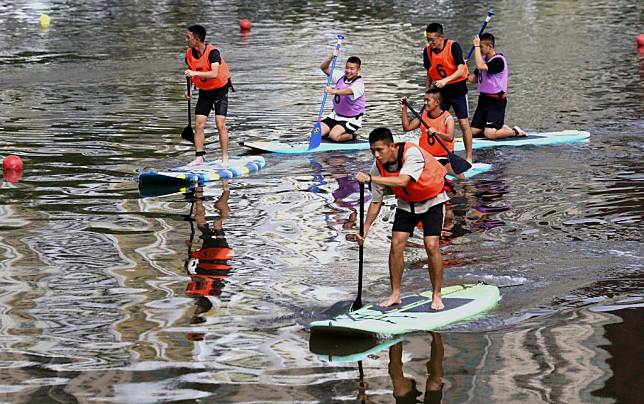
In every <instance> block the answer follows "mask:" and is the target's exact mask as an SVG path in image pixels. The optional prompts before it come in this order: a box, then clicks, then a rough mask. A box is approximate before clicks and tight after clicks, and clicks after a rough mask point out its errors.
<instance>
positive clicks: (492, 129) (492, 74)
mask: <svg viewBox="0 0 644 404" xmlns="http://www.w3.org/2000/svg"><path fill="white" fill-rule="evenodd" d="M472 42H473V43H474V49H475V51H474V60H475V61H476V70H474V73H473V74H470V75H469V77H468V81H469V82H471V83H475V84H476V85H477V87H478V90H479V101H478V105H477V106H476V111H475V112H474V117H473V118H472V124H471V125H470V126H471V127H472V135H473V136H474V137H478V136H481V135H483V136H485V137H486V138H488V139H492V140H495V139H503V138H506V137H514V136H526V135H527V134H526V132H525V131H524V130H523V129H521V128H520V127H518V126H514V127H512V128H510V127H509V126H508V125H505V124H504V120H505V108H506V106H507V104H508V99H507V97H506V93H507V92H508V71H509V69H508V62H507V60H506V59H505V56H503V54H502V53H496V51H495V49H494V35H492V34H489V33H487V32H486V33H485V34H482V35H481V37H480V38H479V36H478V35H477V36H475V37H474V40H473V41H472Z"/></svg>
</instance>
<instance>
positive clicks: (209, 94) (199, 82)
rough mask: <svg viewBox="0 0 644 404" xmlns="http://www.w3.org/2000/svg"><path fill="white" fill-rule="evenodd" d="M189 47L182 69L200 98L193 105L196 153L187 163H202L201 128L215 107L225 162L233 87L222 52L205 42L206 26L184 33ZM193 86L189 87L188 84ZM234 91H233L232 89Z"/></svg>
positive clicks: (226, 161) (194, 26)
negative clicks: (185, 65)
mask: <svg viewBox="0 0 644 404" xmlns="http://www.w3.org/2000/svg"><path fill="white" fill-rule="evenodd" d="M186 40H187V41H188V50H187V51H186V64H187V65H188V69H186V70H185V71H184V74H185V75H186V76H187V77H190V78H191V79H192V84H193V85H194V86H196V87H197V88H198V89H199V99H198V100H197V106H196V108H195V121H196V122H195V123H196V127H195V139H194V143H195V154H196V158H195V159H194V160H193V161H192V162H191V163H190V164H188V165H189V166H193V165H199V164H203V163H204V162H205V161H206V159H205V156H206V149H205V134H204V129H205V127H206V122H207V121H208V115H209V114H210V111H211V110H213V109H214V110H215V124H216V125H217V131H218V132H219V143H220V144H221V153H222V162H223V164H224V165H226V164H227V163H228V130H227V129H226V114H227V113H228V88H232V83H231V81H230V72H229V71H228V65H227V64H226V62H225V61H224V58H223V57H222V56H221V52H220V51H219V49H217V48H216V47H215V46H214V45H212V44H207V43H205V42H204V41H205V40H206V29H205V28H204V27H202V26H201V25H192V26H190V27H189V28H188V32H187V33H186ZM191 88H192V87H191ZM233 91H235V90H234V89H233ZM185 96H186V98H190V97H191V96H192V90H190V91H188V92H186V94H185Z"/></svg>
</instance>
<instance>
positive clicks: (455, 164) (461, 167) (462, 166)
mask: <svg viewBox="0 0 644 404" xmlns="http://www.w3.org/2000/svg"><path fill="white" fill-rule="evenodd" d="M402 102H403V104H405V105H406V106H407V108H409V110H410V111H411V113H412V114H414V116H415V117H416V118H418V120H419V121H420V123H421V124H422V125H424V126H425V128H427V130H429V125H428V124H427V122H425V120H423V117H422V116H420V114H419V113H418V112H416V110H415V109H414V107H412V106H411V104H410V103H409V101H408V100H407V99H406V98H404V99H403V101H402ZM430 134H431V135H432V136H433V137H434V139H436V141H437V142H438V144H440V145H441V147H442V148H443V149H445V151H446V152H447V158H449V164H450V165H451V166H452V170H454V173H456V174H463V173H464V172H465V171H467V170H469V169H470V168H472V164H470V162H469V161H467V160H465V159H464V158H462V157H460V156H458V155H457V154H455V153H453V152H451V151H449V149H448V148H447V146H445V143H443V141H442V140H440V138H439V137H438V136H436V134H434V133H433V132H430Z"/></svg>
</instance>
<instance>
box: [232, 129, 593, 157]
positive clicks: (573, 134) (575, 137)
mask: <svg viewBox="0 0 644 404" xmlns="http://www.w3.org/2000/svg"><path fill="white" fill-rule="evenodd" d="M589 137H590V133H589V132H586V131H579V130H564V131H561V132H544V133H529V134H528V136H524V137H511V138H505V139H500V140H488V139H481V138H476V139H474V140H473V142H472V143H473V147H474V148H475V149H482V148H486V147H500V146H530V145H532V146H544V145H555V144H562V143H575V142H583V141H585V140H588V138H589ZM394 140H395V141H396V142H401V141H409V142H411V141H413V142H417V141H418V136H417V135H416V136H413V137H411V136H410V135H402V136H394ZM242 145H243V146H246V147H250V148H251V149H254V150H256V151H261V152H267V153H281V154H306V153H323V152H330V151H356V150H368V149H369V142H368V141H367V140H363V139H358V140H354V141H350V142H342V143H335V142H322V144H320V146H319V147H317V148H315V149H313V150H309V142H308V141H306V142H280V141H260V142H242ZM454 149H455V151H463V150H465V147H464V146H463V142H462V141H457V142H456V144H455V145H454Z"/></svg>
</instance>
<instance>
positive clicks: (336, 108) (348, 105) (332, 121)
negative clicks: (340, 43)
mask: <svg viewBox="0 0 644 404" xmlns="http://www.w3.org/2000/svg"><path fill="white" fill-rule="evenodd" d="M337 53H338V51H337V50H334V51H333V54H332V55H331V56H329V57H328V58H326V59H325V60H324V62H322V64H321V65H320V69H322V71H323V72H324V74H326V75H327V76H328V75H329V74H331V67H330V65H331V61H332V60H333V58H334V57H337ZM361 64H362V62H361V61H360V58H358V57H357V56H351V57H350V58H349V59H347V63H346V65H345V67H344V73H342V72H333V77H332V81H333V83H335V88H334V87H326V88H325V89H324V91H325V92H326V93H327V94H331V95H333V96H334V97H333V112H331V115H329V116H327V117H326V118H324V119H323V120H322V121H321V122H320V126H321V128H322V137H323V138H325V139H326V138H328V139H330V140H333V141H334V142H346V141H349V140H353V139H355V138H356V136H357V135H356V131H357V130H358V129H360V128H361V127H362V116H363V115H364V111H365V105H366V100H365V94H364V80H363V79H362V76H360V66H361Z"/></svg>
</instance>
